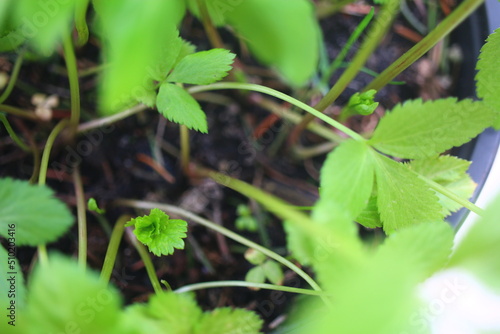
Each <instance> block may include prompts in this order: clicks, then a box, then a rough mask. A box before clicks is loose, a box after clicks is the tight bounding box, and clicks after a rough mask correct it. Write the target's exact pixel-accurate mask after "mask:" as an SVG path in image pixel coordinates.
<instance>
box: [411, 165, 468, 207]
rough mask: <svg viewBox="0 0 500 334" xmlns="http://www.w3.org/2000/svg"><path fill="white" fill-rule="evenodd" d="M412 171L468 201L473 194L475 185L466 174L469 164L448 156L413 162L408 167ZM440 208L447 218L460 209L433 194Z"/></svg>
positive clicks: (450, 200) (452, 201)
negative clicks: (437, 199)
mask: <svg viewBox="0 0 500 334" xmlns="http://www.w3.org/2000/svg"><path fill="white" fill-rule="evenodd" d="M408 166H409V167H410V168H411V169H412V170H414V171H415V172H417V173H419V174H420V175H423V176H425V177H427V178H429V179H430V180H432V181H434V182H436V183H439V184H440V185H442V186H444V187H445V188H447V189H448V190H450V191H452V192H453V193H455V194H456V195H458V196H460V197H462V198H464V199H468V198H470V197H471V196H472V194H473V193H474V189H476V184H475V183H474V181H472V179H471V177H470V176H469V175H468V174H467V169H468V168H469V166H470V162H469V161H467V160H463V159H459V158H456V157H452V156H449V155H443V156H438V157H433V158H428V159H419V160H413V161H412V162H411V163H410V164H409V165H408ZM435 193H436V195H437V197H438V198H439V203H440V204H441V207H442V213H443V214H444V215H445V216H447V215H449V214H450V213H451V212H455V211H457V210H458V209H460V208H461V205H460V204H458V203H457V202H455V201H454V200H452V199H450V198H448V197H446V196H444V195H443V194H441V193H439V192H435Z"/></svg>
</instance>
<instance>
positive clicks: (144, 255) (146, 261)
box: [126, 228, 163, 294]
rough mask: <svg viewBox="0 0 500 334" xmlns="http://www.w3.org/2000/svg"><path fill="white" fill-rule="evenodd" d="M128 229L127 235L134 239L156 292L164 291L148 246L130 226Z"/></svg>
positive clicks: (133, 241) (133, 242)
mask: <svg viewBox="0 0 500 334" xmlns="http://www.w3.org/2000/svg"><path fill="white" fill-rule="evenodd" d="M126 231H127V236H128V237H129V239H130V241H132V244H133V245H134V247H135V249H136V250H137V252H138V253H139V256H140V257H141V260H142V262H143V263H144V267H146V272H147V273H148V277H149V280H150V281H151V285H152V286H153V289H154V290H155V293H156V294H160V293H163V290H162V288H161V284H160V281H158V277H157V276H156V270H155V267H154V265H153V261H151V257H150V256H149V252H148V251H147V250H146V247H144V245H143V244H142V243H140V242H139V240H137V238H136V237H135V235H134V234H133V233H132V230H131V229H129V228H128V229H127V230H126Z"/></svg>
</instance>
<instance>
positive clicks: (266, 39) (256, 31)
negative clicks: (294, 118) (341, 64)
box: [217, 0, 320, 86]
mask: <svg viewBox="0 0 500 334" xmlns="http://www.w3.org/2000/svg"><path fill="white" fill-rule="evenodd" d="M217 2H218V1H217ZM233 3H235V2H234V1H233ZM223 14H224V16H225V18H226V22H227V23H228V24H229V25H231V26H232V27H233V28H234V31H235V33H236V34H237V35H238V36H240V37H241V38H242V39H243V41H245V42H246V43H247V44H248V46H249V48H250V50H251V51H252V53H253V54H254V55H255V56H256V57H257V59H259V60H260V61H261V62H262V63H264V64H266V65H271V66H273V67H276V68H277V69H278V71H279V72H280V74H281V75H282V76H283V77H284V79H286V80H287V81H288V82H289V83H291V84H293V85H297V86H301V85H304V84H306V83H307V81H308V80H309V79H310V78H311V76H312V75H313V74H314V73H315V71H316V68H317V63H318V58H319V41H320V37H319V30H320V29H319V25H318V22H317V20H316V18H315V14H314V6H313V4H312V3H311V2H310V1H308V0H273V1H269V0H245V1H237V2H236V4H235V5H234V6H232V8H231V9H227V10H226V11H225V12H224V13H223Z"/></svg>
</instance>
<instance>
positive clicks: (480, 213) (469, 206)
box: [417, 174, 484, 216]
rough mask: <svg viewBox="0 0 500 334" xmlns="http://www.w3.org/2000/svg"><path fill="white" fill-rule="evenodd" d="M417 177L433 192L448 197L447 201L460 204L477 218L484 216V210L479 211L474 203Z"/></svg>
mask: <svg viewBox="0 0 500 334" xmlns="http://www.w3.org/2000/svg"><path fill="white" fill-rule="evenodd" d="M417 175H418V176H419V178H420V179H421V180H423V181H425V182H426V183H427V184H428V185H429V187H430V188H431V189H434V190H435V191H437V192H439V193H441V194H443V195H445V196H446V197H448V198H449V199H451V200H453V201H455V202H457V203H458V204H460V205H461V206H463V207H465V208H467V209H469V210H470V211H472V212H474V213H476V214H477V215H478V216H483V215H484V210H483V209H481V208H480V207H478V206H477V205H475V204H474V203H472V202H470V201H468V200H466V199H464V198H462V197H460V196H458V195H457V194H455V193H454V192H452V191H450V190H448V189H446V188H445V187H443V186H442V185H440V184H439V183H437V182H434V181H432V180H431V179H429V178H427V177H425V176H422V175H420V174H417Z"/></svg>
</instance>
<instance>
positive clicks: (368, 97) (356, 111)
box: [342, 89, 378, 118]
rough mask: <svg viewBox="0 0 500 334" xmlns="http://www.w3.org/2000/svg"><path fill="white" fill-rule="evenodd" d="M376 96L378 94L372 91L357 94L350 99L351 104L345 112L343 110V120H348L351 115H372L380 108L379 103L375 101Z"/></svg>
mask: <svg viewBox="0 0 500 334" xmlns="http://www.w3.org/2000/svg"><path fill="white" fill-rule="evenodd" d="M375 94H377V91H376V90H375V89H370V90H369V91H366V92H363V93H355V94H354V95H353V96H351V98H350V99H349V103H348V104H347V106H346V107H345V108H344V110H342V115H343V118H347V117H349V116H351V115H370V114H372V113H373V112H374V111H375V109H377V107H378V102H375V101H374V100H373V98H374V97H375Z"/></svg>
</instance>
